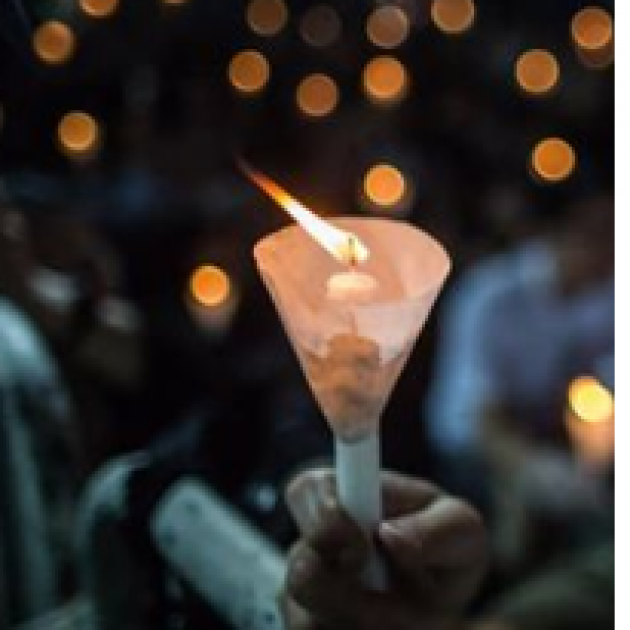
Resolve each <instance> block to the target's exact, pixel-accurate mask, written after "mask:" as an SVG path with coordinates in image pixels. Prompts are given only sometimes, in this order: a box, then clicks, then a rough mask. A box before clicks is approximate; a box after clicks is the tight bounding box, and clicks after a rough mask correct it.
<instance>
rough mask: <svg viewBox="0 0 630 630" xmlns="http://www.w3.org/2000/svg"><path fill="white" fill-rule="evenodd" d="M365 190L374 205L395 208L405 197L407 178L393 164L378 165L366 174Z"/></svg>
mask: <svg viewBox="0 0 630 630" xmlns="http://www.w3.org/2000/svg"><path fill="white" fill-rule="evenodd" d="M364 188H365V193H366V195H367V197H368V198H369V199H370V201H372V202H373V203H374V204H376V205H377V206H381V207H385V208H393V207H394V206H396V205H397V204H398V203H399V202H400V201H401V200H402V199H403V197H404V196H405V190H406V182H405V177H404V176H403V174H402V173H401V172H400V170H398V169H397V168H396V167H395V166H393V165H391V164H376V165H374V166H372V168H370V170H369V171H368V172H367V173H366V175H365V180H364Z"/></svg>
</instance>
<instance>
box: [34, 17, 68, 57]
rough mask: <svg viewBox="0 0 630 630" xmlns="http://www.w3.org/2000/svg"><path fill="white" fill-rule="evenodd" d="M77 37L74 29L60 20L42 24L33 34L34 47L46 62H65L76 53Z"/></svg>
mask: <svg viewBox="0 0 630 630" xmlns="http://www.w3.org/2000/svg"><path fill="white" fill-rule="evenodd" d="M75 42H76V39H75V36H74V32H73V31H72V29H71V28H70V27H69V26H68V25H67V24H64V23H63V22H60V21H58V20H49V21H48V22H44V23H43V24H41V25H40V26H39V27H38V28H37V29H36V30H35V32H34V34H33V48H34V50H35V53H36V54H37V56H38V57H39V58H40V59H41V60H42V61H43V62H45V63H48V64H51V65H56V64H62V63H65V62H66V61H68V60H69V59H70V57H71V56H72V54H73V53H74V49H75V46H76V43H75Z"/></svg>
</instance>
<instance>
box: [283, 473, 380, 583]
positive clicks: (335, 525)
mask: <svg viewBox="0 0 630 630" xmlns="http://www.w3.org/2000/svg"><path fill="white" fill-rule="evenodd" d="M286 498H287V505H288V506H289V510H290V511H291V514H292V515H293V518H294V519H295V521H296V522H297V525H298V528H299V529H300V532H301V533H302V536H303V538H304V540H305V541H306V542H307V543H308V544H309V545H310V546H311V547H312V548H313V549H314V550H316V551H317V553H318V554H320V555H321V557H322V558H323V559H324V561H326V562H328V563H329V564H330V565H331V566H335V567H338V568H341V569H343V570H346V571H348V572H354V573H356V572H358V571H359V570H360V569H361V568H362V567H363V565H364V563H365V562H366V560H367V558H368V556H369V553H370V541H369V540H368V538H367V536H366V535H365V534H364V533H363V531H362V530H361V528H360V527H359V526H358V525H357V524H356V523H355V522H354V521H353V520H352V519H351V518H350V517H349V516H348V515H347V514H346V513H345V512H344V511H343V509H342V508H341V506H340V505H339V501H338V499H337V490H336V485H335V478H334V475H333V474H332V471H330V470H325V469H320V470H311V471H307V472H305V473H302V474H301V475H299V476H298V477H296V478H295V479H294V480H293V481H292V482H291V483H290V484H289V486H288V487H287V491H286Z"/></svg>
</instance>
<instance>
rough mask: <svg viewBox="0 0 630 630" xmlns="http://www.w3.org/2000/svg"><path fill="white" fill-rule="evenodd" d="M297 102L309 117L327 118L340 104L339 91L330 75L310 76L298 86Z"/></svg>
mask: <svg viewBox="0 0 630 630" xmlns="http://www.w3.org/2000/svg"><path fill="white" fill-rule="evenodd" d="M296 100H297V104H298V107H299V108H300V110H301V111H302V112H303V113H304V114H306V115H307V116H313V117H322V116H327V115H328V114H330V113H331V112H332V111H333V110H334V109H335V107H336V106H337V103H338V102H339V90H338V89H337V84H336V83H335V82H334V81H333V80H332V79H331V78H330V77H329V76H328V75H326V74H318V73H316V74H310V75H309V76H307V77H305V78H304V79H302V81H301V82H300V84H299V85H298V89H297V93H296Z"/></svg>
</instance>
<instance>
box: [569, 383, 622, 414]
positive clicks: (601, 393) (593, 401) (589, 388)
mask: <svg viewBox="0 0 630 630" xmlns="http://www.w3.org/2000/svg"><path fill="white" fill-rule="evenodd" d="M568 399H569V406H570V408H571V410H572V411H573V413H574V414H575V416H576V417H577V418H578V419H579V420H581V421H583V422H592V423H598V422H606V421H609V420H611V419H612V417H613V416H614V413H615V401H614V398H613V396H612V394H611V393H610V392H609V391H608V389H606V388H605V387H604V386H603V385H602V384H601V383H600V382H599V381H598V380H597V379H596V378H593V377H592V376H580V377H579V378H576V379H575V380H574V381H573V382H572V383H571V385H570V386H569V393H568Z"/></svg>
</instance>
